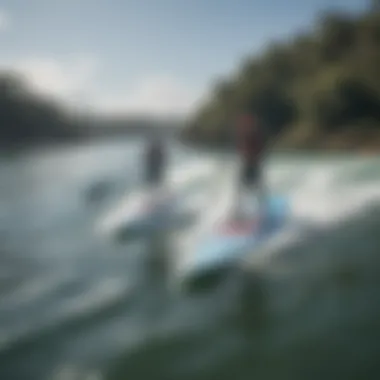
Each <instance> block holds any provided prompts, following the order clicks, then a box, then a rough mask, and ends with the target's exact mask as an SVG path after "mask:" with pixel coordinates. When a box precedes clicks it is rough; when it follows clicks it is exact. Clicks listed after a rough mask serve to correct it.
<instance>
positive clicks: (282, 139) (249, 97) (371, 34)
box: [184, 1, 380, 151]
mask: <svg viewBox="0 0 380 380" xmlns="http://www.w3.org/2000/svg"><path fill="white" fill-rule="evenodd" d="M379 3H380V2H378V1H374V2H373V3H372V5H371V6H370V7H369V9H368V10H367V11H366V12H365V13H362V14H356V15H353V14H348V13H333V12H329V13H324V14H323V15H321V16H320V17H319V18H318V19H317V20H316V23H315V25H314V26H313V28H312V29H311V30H310V31H308V32H307V33H303V34H299V35H296V36H294V38H293V39H292V40H287V41H286V42H273V43H272V44H271V45H270V46H268V48H267V50H266V51H264V52H262V54H261V55H259V56H254V57H246V58H245V59H244V61H243V62H242V63H241V65H240V67H239V68H238V70H237V72H236V73H235V75H234V76H233V77H230V78H222V79H221V80H220V81H218V82H217V84H216V85H215V87H214V89H213V91H212V96H211V98H210V99H209V100H208V102H207V104H203V106H202V107H201V108H200V109H198V110H197V112H196V114H195V115H193V117H192V118H191V119H190V121H189V123H188V125H187V128H186V129H185V130H184V138H185V139H187V140H189V141H192V142H195V143H203V144H206V145H217V146H220V145H222V144H223V145H230V144H231V141H232V139H231V125H233V121H234V118H235V117H236V116H237V114H238V113H239V112H240V111H241V110H243V109H246V108H247V107H248V109H250V110H252V111H254V112H256V114H257V115H258V116H259V117H260V118H261V120H262V123H263V125H264V126H265V128H267V129H268V132H269V133H270V134H271V135H272V136H273V137H274V139H273V140H274V141H276V144H277V145H278V146H280V147H290V148H306V149H312V148H316V149H318V148H324V149H328V148H331V149H361V150H371V151H373V150H380V9H379V8H380V7H379Z"/></svg>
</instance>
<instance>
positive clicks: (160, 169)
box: [145, 136, 166, 187]
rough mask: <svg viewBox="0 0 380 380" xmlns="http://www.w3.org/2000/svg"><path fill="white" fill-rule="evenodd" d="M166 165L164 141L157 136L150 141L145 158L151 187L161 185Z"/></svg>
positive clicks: (147, 180)
mask: <svg viewBox="0 0 380 380" xmlns="http://www.w3.org/2000/svg"><path fill="white" fill-rule="evenodd" d="M165 166H166V157H165V149H164V144H163V141H162V140H161V139H160V138H159V137H158V136H155V137H154V138H153V139H151V140H150V141H149V143H148V147H147V150H146V159H145V172H146V182H147V184H148V186H150V187H157V186H159V185H161V183H162V181H163V176H164V170H165Z"/></svg>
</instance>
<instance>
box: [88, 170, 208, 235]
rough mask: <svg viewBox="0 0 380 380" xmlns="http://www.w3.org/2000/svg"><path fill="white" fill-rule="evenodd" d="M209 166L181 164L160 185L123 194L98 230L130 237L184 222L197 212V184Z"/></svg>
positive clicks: (102, 232)
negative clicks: (159, 187)
mask: <svg viewBox="0 0 380 380" xmlns="http://www.w3.org/2000/svg"><path fill="white" fill-rule="evenodd" d="M212 168H213V166H212V165H201V164H197V165H196V164H192V165H187V166H183V167H181V169H182V170H179V169H177V170H175V171H174V172H173V173H171V174H170V175H168V178H167V179H166V181H165V182H166V183H167V185H165V187H163V188H162V189H159V190H156V191H154V192H153V193H152V192H151V191H149V190H148V189H145V190H140V191H136V192H133V193H132V194H131V193H130V194H128V195H126V196H125V197H124V199H123V200H122V201H119V202H118V204H117V205H116V207H114V208H113V209H111V210H110V211H109V212H108V213H107V214H106V215H105V216H103V217H102V218H101V219H100V221H98V222H97V224H96V226H95V228H96V230H97V232H98V233H99V234H101V235H106V236H112V237H113V236H120V237H123V238H126V239H129V238H137V237H141V236H143V235H150V234H152V233H155V232H157V233H160V232H162V231H164V230H167V229H168V228H172V227H181V226H182V225H185V224H186V223H188V222H190V221H191V220H193V217H194V216H195V213H196V207H197V201H194V199H193V198H194V197H193V195H194V194H195V193H196V191H195V190H196V187H197V186H198V187H199V186H200V185H201V184H202V182H204V181H205V180H206V179H208V178H210V174H211V173H212ZM194 173H196V174H194Z"/></svg>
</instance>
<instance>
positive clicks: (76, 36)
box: [0, 0, 368, 114]
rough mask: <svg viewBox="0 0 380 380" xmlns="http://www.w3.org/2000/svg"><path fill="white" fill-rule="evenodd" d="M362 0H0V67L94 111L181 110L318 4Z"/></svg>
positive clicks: (308, 18) (340, 5)
mask: <svg viewBox="0 0 380 380" xmlns="http://www.w3.org/2000/svg"><path fill="white" fill-rule="evenodd" d="M367 4H368V1H366V0H361V1H360V0H0V51H1V55H0V69H9V68H10V69H13V70H16V71H18V72H20V73H21V74H22V75H24V76H25V78H26V80H27V81H28V82H29V83H30V84H31V85H32V86H33V87H34V88H35V89H36V90H37V91H40V92H41V93H44V94H48V95H49V96H54V97H57V98H59V99H61V100H63V101H65V102H66V103H67V104H70V105H76V106H78V107H85V108H86V109H97V110H101V111H102V112H121V113H136V112H137V113H141V112H143V113H151V114H184V113H188V112H191V111H193V110H194V109H195V108H196V107H197V105H199V104H200V102H201V101H202V99H204V97H205V96H206V95H207V93H208V92H209V91H210V88H212V85H213V83H215V80H217V79H218V78H220V77H223V76H225V75H229V74H230V73H232V72H233V71H234V70H237V68H238V65H239V63H240V62H241V61H242V59H243V58H244V57H246V56H247V55H252V54H258V53H259V52H260V50H261V49H263V48H265V46H266V45H267V44H268V43H270V42H271V41H273V40H284V39H286V38H287V37H288V36H292V35H294V33H296V32H297V31H299V30H307V29H309V28H312V26H313V22H314V20H315V19H316V17H317V15H318V13H319V12H321V11H324V10H326V9H338V10H346V11H354V12H356V11H361V10H363V9H364V8H365V7H366V6H367Z"/></svg>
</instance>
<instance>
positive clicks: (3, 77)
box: [0, 71, 180, 150]
mask: <svg viewBox="0 0 380 380" xmlns="http://www.w3.org/2000/svg"><path fill="white" fill-rule="evenodd" d="M179 123H180V121H179V120H178V119H174V118H172V119H168V118H167V119H165V120H164V119H163V120H157V119H156V118H153V117H148V116H146V115H135V116H116V115H100V114H97V115H96V114H95V113H94V114H90V113H85V112H84V111H81V112H79V111H78V110H76V111H74V110H72V109H69V108H68V107H65V105H64V104H62V103H60V102H58V101H57V100H53V99H52V98H50V97H47V96H42V95H39V94H37V93H36V92H35V91H33V89H32V88H31V87H30V86H28V83H27V82H26V81H25V80H24V79H23V78H22V76H20V75H19V74H17V73H15V72H11V71H2V72H0V146H1V148H2V149H4V148H6V149H11V150H12V149H23V148H29V147H31V146H36V145H41V144H45V145H46V144H57V143H71V142H78V141H79V142H81V141H87V140H89V139H94V138H96V139H99V138H101V139H102V138H108V137H115V136H131V135H133V136H136V135H138V136H141V135H144V134H145V135H147V134H149V133H151V131H152V130H157V128H159V129H160V131H161V133H172V132H173V131H175V130H176V129H177V126H178V124H179Z"/></svg>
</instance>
